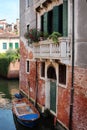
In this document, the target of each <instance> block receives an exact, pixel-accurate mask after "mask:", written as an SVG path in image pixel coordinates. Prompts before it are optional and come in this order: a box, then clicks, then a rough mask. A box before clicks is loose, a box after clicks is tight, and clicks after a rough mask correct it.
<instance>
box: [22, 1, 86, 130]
mask: <svg viewBox="0 0 87 130" xmlns="http://www.w3.org/2000/svg"><path fill="white" fill-rule="evenodd" d="M86 9H87V2H86V0H83V1H82V0H75V3H74V37H73V26H72V25H73V22H72V21H73V1H71V0H25V1H24V0H20V53H21V59H20V90H21V91H22V92H23V93H24V94H25V95H27V96H28V97H29V99H31V100H32V101H33V102H36V101H37V104H38V106H39V107H40V108H41V110H42V111H43V110H44V109H49V110H50V112H51V113H52V114H53V115H54V117H56V119H57V122H59V123H60V124H61V125H62V126H63V127H64V128H66V129H70V130H71V129H73V130H86V129H87V87H86V84H87V77H86V75H87V56H86V50H87V49H86V48H87V38H86V36H87V23H86V21H87V17H86V13H85V12H86ZM32 28H39V29H41V30H42V31H43V32H48V33H49V34H51V33H52V32H54V31H56V32H60V33H61V34H62V37H61V38H60V39H59V44H54V43H53V41H50V40H43V41H39V44H37V45H36V44H32V45H29V44H28V41H27V40H26V39H25V37H24V34H25V32H26V31H28V30H29V29H32ZM73 38H74V41H73ZM73 43H74V47H73ZM73 50H74V52H75V53H74V59H73V58H72V57H73ZM72 60H73V61H72ZM72 62H73V63H74V67H73V63H72ZM73 90H74V91H73ZM73 99H74V100H73ZM73 101H74V102H73Z"/></svg>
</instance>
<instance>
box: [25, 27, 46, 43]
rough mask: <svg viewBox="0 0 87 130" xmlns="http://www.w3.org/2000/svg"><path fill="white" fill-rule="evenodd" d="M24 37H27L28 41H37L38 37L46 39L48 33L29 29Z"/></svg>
mask: <svg viewBox="0 0 87 130" xmlns="http://www.w3.org/2000/svg"><path fill="white" fill-rule="evenodd" d="M24 37H25V38H26V39H28V41H29V42H31V43H32V42H38V41H40V38H41V37H43V39H47V37H48V33H45V32H42V31H40V30H38V29H35V28H34V29H30V30H29V31H28V32H26V33H25V34H24Z"/></svg>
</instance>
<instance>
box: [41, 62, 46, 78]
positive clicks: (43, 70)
mask: <svg viewBox="0 0 87 130" xmlns="http://www.w3.org/2000/svg"><path fill="white" fill-rule="evenodd" d="M41 77H45V62H42V63H41Z"/></svg>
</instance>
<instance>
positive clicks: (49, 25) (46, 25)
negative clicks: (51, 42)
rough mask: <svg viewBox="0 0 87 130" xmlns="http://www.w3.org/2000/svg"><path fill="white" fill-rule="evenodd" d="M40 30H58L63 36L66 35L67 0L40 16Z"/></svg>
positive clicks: (49, 32) (50, 31) (49, 31)
mask: <svg viewBox="0 0 87 130" xmlns="http://www.w3.org/2000/svg"><path fill="white" fill-rule="evenodd" d="M41 30H42V31H43V32H48V34H51V33H52V32H54V31H55V32H59V33H61V34H62V35H63V36H67V35H68V1H67V0H64V1H63V4H60V5H58V6H55V7H54V8H53V9H52V10H50V11H48V12H46V13H44V14H43V15H42V16H41Z"/></svg>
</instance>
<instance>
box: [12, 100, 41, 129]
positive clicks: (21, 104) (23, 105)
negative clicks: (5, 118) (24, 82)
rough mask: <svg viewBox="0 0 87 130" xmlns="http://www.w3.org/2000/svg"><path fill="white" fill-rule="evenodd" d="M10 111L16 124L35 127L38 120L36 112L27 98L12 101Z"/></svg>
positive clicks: (38, 115)
mask: <svg viewBox="0 0 87 130" xmlns="http://www.w3.org/2000/svg"><path fill="white" fill-rule="evenodd" d="M12 111H13V114H15V115H16V117H17V120H18V122H19V123H20V124H22V125H24V126H26V127H34V126H36V125H37V123H38V120H39V118H40V114H39V112H38V110H37V109H36V108H35V107H34V105H33V104H31V103H30V102H29V101H28V99H27V98H21V99H14V100H13V101H12Z"/></svg>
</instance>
